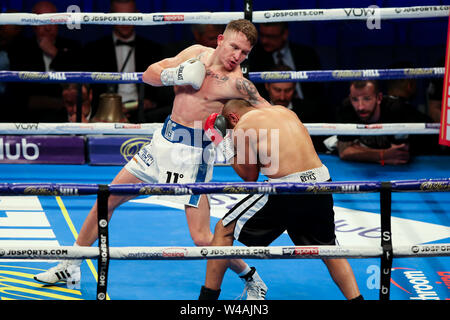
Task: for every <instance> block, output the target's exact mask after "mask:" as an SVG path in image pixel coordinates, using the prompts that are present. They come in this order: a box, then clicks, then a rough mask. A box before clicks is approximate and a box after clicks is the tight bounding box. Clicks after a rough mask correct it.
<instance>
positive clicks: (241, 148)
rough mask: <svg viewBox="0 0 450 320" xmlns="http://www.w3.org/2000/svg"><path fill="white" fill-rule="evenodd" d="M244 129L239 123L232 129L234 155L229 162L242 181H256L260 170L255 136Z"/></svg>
mask: <svg viewBox="0 0 450 320" xmlns="http://www.w3.org/2000/svg"><path fill="white" fill-rule="evenodd" d="M246 129H248V128H246V127H245V126H242V125H239V124H238V125H237V126H236V127H235V128H234V129H233V140H234V149H235V156H234V158H233V159H231V161H230V163H231V166H232V167H233V169H234V171H236V173H237V174H238V175H239V176H240V177H241V178H242V179H243V180H244V181H256V180H258V177H259V171H260V165H259V163H258V155H257V154H258V151H257V149H258V143H257V137H255V135H253V134H251V133H249V132H247V131H246ZM250 129H251V128H250Z"/></svg>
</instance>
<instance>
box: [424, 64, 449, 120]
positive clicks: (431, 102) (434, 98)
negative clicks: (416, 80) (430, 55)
mask: <svg viewBox="0 0 450 320" xmlns="http://www.w3.org/2000/svg"><path fill="white" fill-rule="evenodd" d="M438 65H439V66H445V60H444V59H443V58H442V59H440V60H439V61H438ZM443 89H444V79H443V78H433V79H431V80H430V84H429V85H428V89H427V100H428V115H429V116H430V117H431V119H433V122H439V123H440V122H441V113H442V94H443Z"/></svg>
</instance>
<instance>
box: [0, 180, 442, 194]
mask: <svg viewBox="0 0 450 320" xmlns="http://www.w3.org/2000/svg"><path fill="white" fill-rule="evenodd" d="M385 183H389V184H390V190H391V191H393V192H449V191H450V178H442V179H420V180H394V181H389V182H379V181H356V182H355V181H341V182H318V183H289V182H278V183H270V182H238V183H237V182H214V183H211V182H209V183H207V182H200V183H186V184H171V183H167V184H166V183H164V184H147V183H141V184H110V185H107V187H108V191H109V192H110V193H111V194H120V195H195V194H213V193H227V194H254V193H264V194H330V193H341V194H342V193H376V192H380V191H381V190H382V187H383V184H385ZM102 186H105V185H101V184H80V183H76V184H75V183H74V184H67V183H0V195H9V196H17V195H37V196H83V195H93V194H97V193H98V192H99V190H100V188H101V187H102Z"/></svg>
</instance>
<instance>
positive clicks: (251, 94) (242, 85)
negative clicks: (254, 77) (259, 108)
mask: <svg viewBox="0 0 450 320" xmlns="http://www.w3.org/2000/svg"><path fill="white" fill-rule="evenodd" d="M236 88H237V89H238V91H239V93H241V94H243V95H244V99H246V100H247V101H248V102H249V103H250V104H252V105H256V104H258V103H259V101H258V96H259V94H258V90H256V87H255V85H254V84H253V83H251V82H250V81H248V80H247V79H237V80H236Z"/></svg>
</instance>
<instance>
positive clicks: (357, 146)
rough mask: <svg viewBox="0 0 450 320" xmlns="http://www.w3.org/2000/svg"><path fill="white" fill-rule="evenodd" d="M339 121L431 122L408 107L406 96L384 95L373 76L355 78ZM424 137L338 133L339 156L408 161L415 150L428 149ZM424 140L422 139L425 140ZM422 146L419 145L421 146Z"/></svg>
mask: <svg viewBox="0 0 450 320" xmlns="http://www.w3.org/2000/svg"><path fill="white" fill-rule="evenodd" d="M336 118H337V122H339V123H362V124H373V123H414V122H418V123H427V122H431V121H430V119H429V118H428V117H427V116H426V115H424V114H422V113H420V112H419V111H417V110H415V109H413V108H411V107H408V105H407V104H404V103H402V100H399V99H393V98H390V97H383V94H382V93H381V92H380V89H379V86H378V83H377V82H376V81H373V80H361V81H354V82H352V83H351V85H350V94H349V97H348V99H346V100H345V101H344V104H343V105H342V107H341V108H340V110H338V113H337V116H336ZM423 139H427V140H429V137H417V136H408V135H395V136H392V135H374V136H338V152H339V157H340V158H341V159H343V160H350V161H365V162H379V163H381V164H393V165H398V164H405V163H408V162H409V160H410V156H411V153H413V154H417V153H419V152H424V151H426V150H425V149H424V147H426V148H428V145H429V144H428V145H422V142H423ZM421 141H422V142H421ZM420 145H422V146H421V148H420V149H419V146H420Z"/></svg>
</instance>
